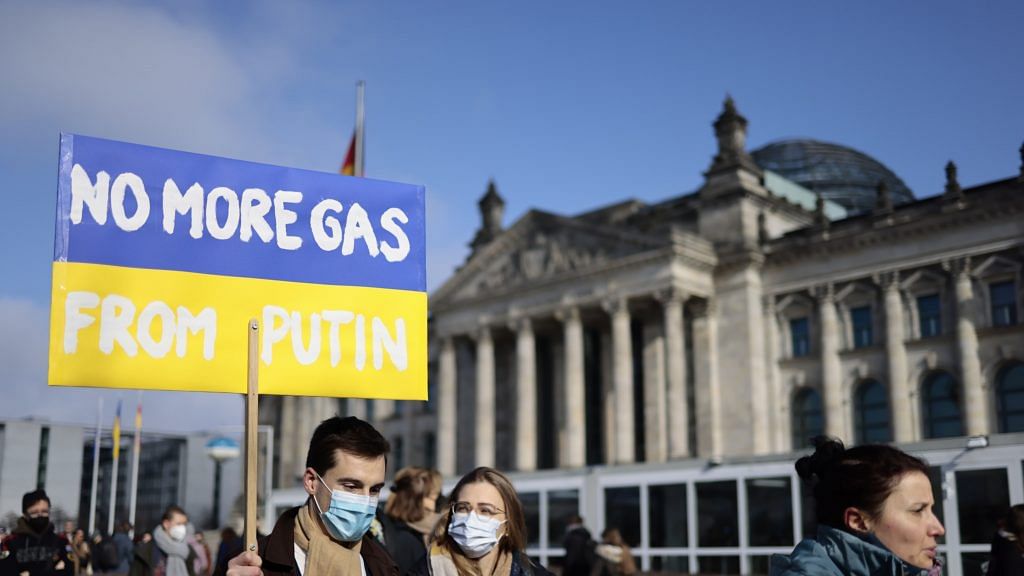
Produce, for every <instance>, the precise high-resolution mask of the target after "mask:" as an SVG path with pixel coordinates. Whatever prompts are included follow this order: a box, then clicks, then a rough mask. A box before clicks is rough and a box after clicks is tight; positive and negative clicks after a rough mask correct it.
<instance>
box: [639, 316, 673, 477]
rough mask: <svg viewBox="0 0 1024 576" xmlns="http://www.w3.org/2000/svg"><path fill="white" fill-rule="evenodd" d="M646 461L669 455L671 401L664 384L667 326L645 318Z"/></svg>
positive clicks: (653, 460) (655, 460) (658, 459)
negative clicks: (669, 402) (668, 398)
mask: <svg viewBox="0 0 1024 576" xmlns="http://www.w3.org/2000/svg"><path fill="white" fill-rule="evenodd" d="M643 366H644V383H643V384H644V461H645V462H664V461H665V460H667V459H668V423H667V421H666V420H667V412H668V402H667V398H666V392H667V390H666V388H667V386H666V384H665V327H664V324H663V323H662V322H658V321H655V322H644V328H643Z"/></svg>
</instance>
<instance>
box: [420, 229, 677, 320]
mask: <svg viewBox="0 0 1024 576" xmlns="http://www.w3.org/2000/svg"><path fill="white" fill-rule="evenodd" d="M668 243H669V240H668V239H667V238H666V239H658V238H653V237H650V236H647V235H644V234H638V233H636V232H633V231H631V230H623V229H619V228H616V227H612V226H606V225H601V224H594V223H589V222H584V221H581V220H579V219H575V218H567V217H564V216H558V215H555V214H550V213H547V212H541V211H538V210H532V211H530V212H529V213H527V214H526V215H525V216H523V217H522V218H520V219H519V220H518V221H517V222H516V223H515V224H514V225H513V226H512V227H510V228H509V229H507V230H505V231H504V232H503V233H502V234H501V235H499V236H498V237H497V238H495V239H494V240H493V241H491V242H490V243H489V244H487V245H486V246H484V247H482V248H481V249H479V250H478V251H477V252H476V253H474V254H472V255H471V256H470V257H469V259H468V260H467V261H466V263H465V264H464V265H463V266H462V267H461V268H459V269H458V270H457V271H456V272H455V274H454V275H453V276H452V277H451V278H449V279H448V281H447V282H445V283H444V284H443V285H442V286H441V287H440V288H439V289H438V290H437V291H436V292H435V293H434V294H433V295H432V296H431V298H430V300H431V306H432V307H439V306H443V305H447V304H451V303H454V302H457V301H462V300H470V299H475V298H477V297H479V296H482V295H485V294H487V295H493V294H499V293H504V292H508V291H511V290H514V289H516V288H521V287H522V286H524V285H526V284H534V283H540V282H547V281H557V280H559V279H561V278H569V277H572V276H573V275H575V274H579V273H584V272H586V271H589V270H593V269H596V268H600V267H606V266H607V265H608V263H609V262H612V261H615V260H618V259H620V258H624V257H627V256H630V255H632V254H638V253H642V252H647V251H650V250H652V249H656V248H659V247H661V246H665V245H667V244H668Z"/></svg>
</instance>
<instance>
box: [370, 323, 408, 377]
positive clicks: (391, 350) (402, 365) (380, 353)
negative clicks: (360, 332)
mask: <svg viewBox="0 0 1024 576" xmlns="http://www.w3.org/2000/svg"><path fill="white" fill-rule="evenodd" d="M371 326H372V329H371V332H372V333H373V367H374V368H375V369H377V370H380V369H381V368H383V367H384V351H387V353H388V357H389V358H391V363H392V364H394V366H395V368H397V369H398V371H399V372H404V371H405V369H406V368H408V366H409V353H408V350H407V348H406V345H405V320H404V319H403V318H399V319H397V320H395V337H394V338H391V334H389V333H388V327H387V326H385V325H384V322H383V321H382V320H381V319H380V318H377V317H376V316H374V318H373V322H372V324H371Z"/></svg>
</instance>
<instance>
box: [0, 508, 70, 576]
mask: <svg viewBox="0 0 1024 576" xmlns="http://www.w3.org/2000/svg"><path fill="white" fill-rule="evenodd" d="M21 514H22V515H21V517H20V518H18V525H17V526H16V527H15V528H14V531H13V532H11V533H10V534H8V535H7V536H6V537H5V538H4V539H3V541H2V542H0V575H2V576H24V575H26V574H27V575H28V576H73V575H74V570H75V566H74V559H75V554H74V552H73V551H72V549H71V543H70V542H68V540H67V538H64V537H63V536H61V535H60V534H57V533H56V532H55V531H54V526H53V524H52V523H51V522H50V498H49V497H48V496H47V495H46V492H45V491H44V490H41V489H40V490H33V491H31V492H28V493H26V494H25V495H24V496H22V498H21Z"/></svg>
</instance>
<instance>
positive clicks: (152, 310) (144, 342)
mask: <svg viewBox="0 0 1024 576" xmlns="http://www.w3.org/2000/svg"><path fill="white" fill-rule="evenodd" d="M157 319H159V320H160V337H159V338H157V339H154V338H153V321H154V320H157ZM174 330H175V328H174V311H173V310H171V307H170V306H168V305H167V304H165V303H163V302H161V301H159V300H154V301H153V302H150V303H149V304H146V307H145V308H143V309H142V312H140V313H139V324H138V326H137V327H136V330H135V337H136V338H137V339H138V341H139V345H140V346H142V349H143V350H145V351H146V354H149V355H150V356H152V357H153V358H163V357H164V356H167V353H168V352H170V351H171V346H174Z"/></svg>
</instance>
